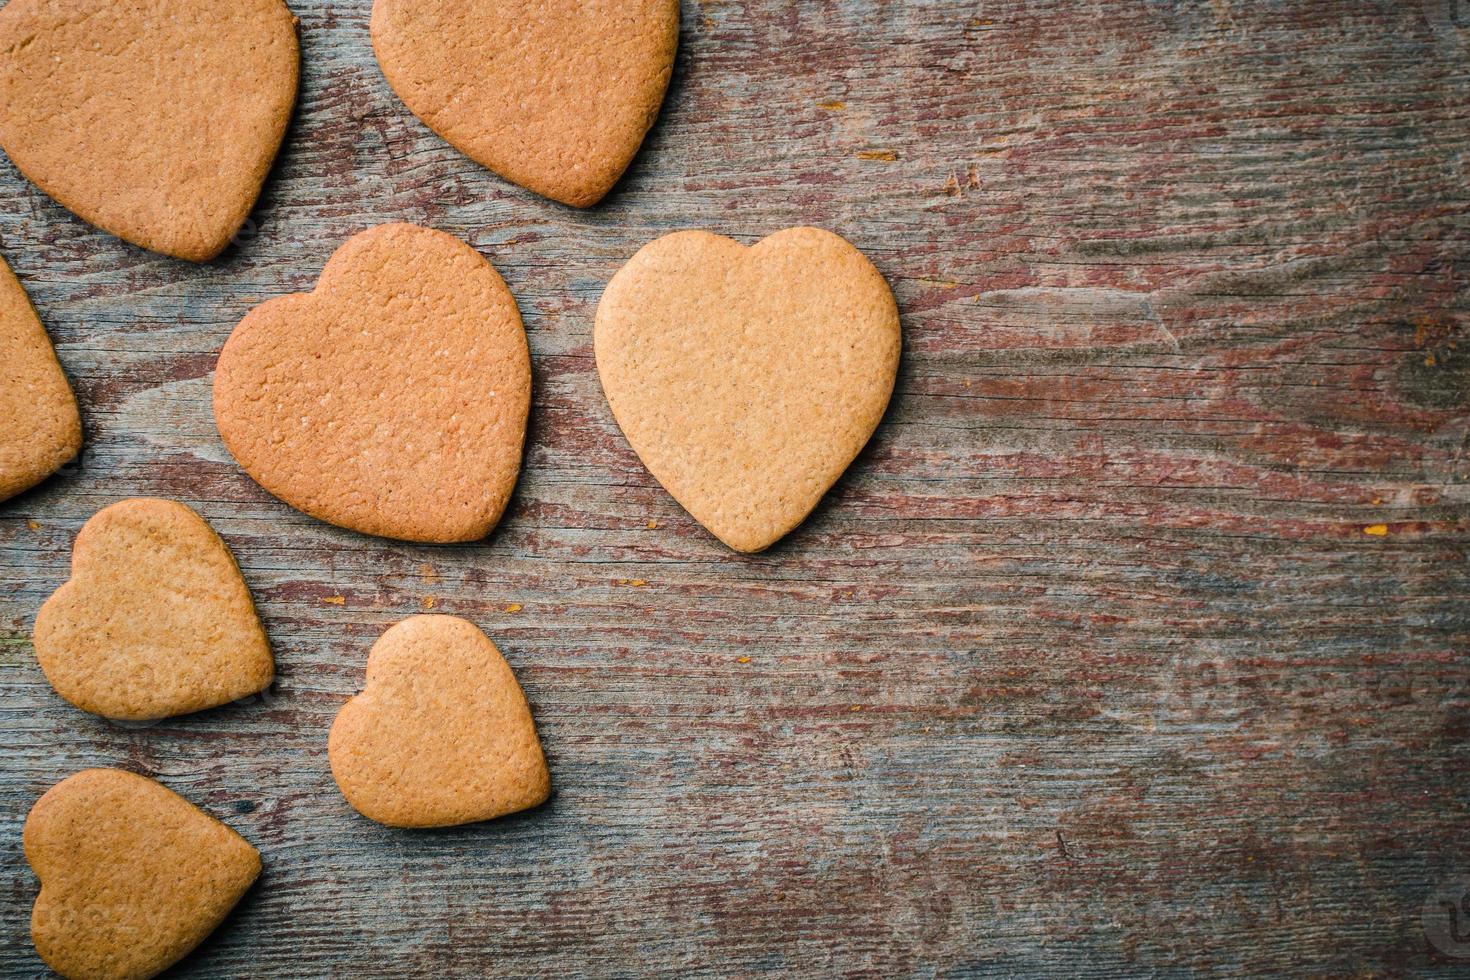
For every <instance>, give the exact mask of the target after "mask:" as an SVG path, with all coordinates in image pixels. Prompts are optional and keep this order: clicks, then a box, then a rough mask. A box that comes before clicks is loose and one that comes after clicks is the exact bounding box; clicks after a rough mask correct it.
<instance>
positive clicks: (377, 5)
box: [372, 0, 679, 207]
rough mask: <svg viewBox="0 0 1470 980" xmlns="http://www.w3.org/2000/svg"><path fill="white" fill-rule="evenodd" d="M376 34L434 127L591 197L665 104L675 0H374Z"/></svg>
mask: <svg viewBox="0 0 1470 980" xmlns="http://www.w3.org/2000/svg"><path fill="white" fill-rule="evenodd" d="M372 36H373V51H374V52H375V53H376V54H377V56H378V64H379V65H381V66H382V69H383V74H384V75H385V76H386V77H387V79H388V84H389V85H391V86H392V87H393V91H394V92H396V93H397V94H398V97H399V98H400V99H402V100H403V101H404V103H405V104H406V105H407V106H408V108H409V110H410V111H412V112H413V114H414V115H416V116H418V117H419V118H420V119H422V120H423V121H424V122H425V123H426V124H427V125H428V126H429V128H430V129H432V130H434V132H436V133H438V134H439V135H440V136H442V137H444V138H445V139H446V140H448V141H449V142H450V143H451V144H453V145H454V146H455V147H456V148H458V149H459V150H460V152H462V153H464V154H465V155H467V156H468V157H470V159H472V160H474V161H476V162H477V163H480V164H482V165H484V166H486V167H489V168H490V169H491V170H493V171H495V172H496V173H498V174H500V175H501V176H502V177H505V178H506V179H507V180H511V181H514V182H515V183H517V184H520V185H521V186H522V187H525V188H526V189H528V190H531V191H535V192H536V193H537V194H540V195H542V196H543V197H549V198H551V199H552V200H554V201H561V202H562V203H563V204H572V205H575V206H577V207H589V206H591V205H593V204H596V203H597V202H598V201H600V200H602V198H603V196H604V195H606V194H607V192H608V191H609V190H611V189H612V186H613V185H614V184H615V183H617V181H618V178H619V177H620V176H622V173H623V171H624V170H626V169H628V164H629V163H631V162H632V160H633V156H634V154H636V153H637V152H638V147H639V146H640V145H641V144H642V143H643V137H644V136H645V135H647V133H648V130H649V127H651V126H652V125H653V121H654V119H655V118H657V116H658V109H659V106H660V105H661V104H662V103H663V99H664V92H665V90H666V89H667V88H668V87H669V76H670V74H672V72H673V70H674V52H675V49H676V48H677V47H678V44H679V0H375V2H374V3H373V18H372Z"/></svg>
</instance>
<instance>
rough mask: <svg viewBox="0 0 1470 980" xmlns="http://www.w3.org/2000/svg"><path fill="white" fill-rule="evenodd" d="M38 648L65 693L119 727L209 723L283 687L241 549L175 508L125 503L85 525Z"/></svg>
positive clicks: (45, 615)
mask: <svg viewBox="0 0 1470 980" xmlns="http://www.w3.org/2000/svg"><path fill="white" fill-rule="evenodd" d="M32 639H33V642H34V645H35V648H36V659H37V660H39V661H40V663H41V670H42V671H44V672H45V674H46V679H47V680H48V681H50V682H51V686H52V687H54V688H56V693H58V694H60V695H61V696H62V697H63V698H65V699H66V700H68V701H70V702H71V703H72V704H74V705H76V706H77V707H78V708H81V709H82V710H83V711H90V712H92V713H93V714H98V715H102V716H104V717H107V718H118V719H124V720H129V721H146V720H151V719H156V718H167V717H169V716H171V715H181V714H187V713H189V712H191V711H202V710H203V709H205V708H212V707H214V706H215V705H220V704H225V703H227V702H230V701H236V700H239V699H240V698H243V697H247V696H249V695H251V694H255V693H256V692H257V691H260V690H263V689H264V688H265V687H267V686H268V685H269V684H270V682H271V679H272V678H273V677H274V675H275V662H274V661H273V660H272V658H271V651H270V645H269V644H268V643H267V641H266V637H265V631H264V630H263V629H262V628H261V626H260V619H259V617H257V616H256V614H255V605H254V603H252V602H251V601H250V592H249V590H248V589H247V588H246V587H245V580H244V579H242V578H241V577H240V569H239V567H238V566H236V564H235V559H234V556H233V555H231V554H230V549H229V548H228V547H227V546H226V545H225V543H224V542H223V541H221V540H220V538H219V535H217V534H215V533H214V531H213V530H212V529H211V528H210V526H209V525H208V524H206V523H204V519H203V518H202V517H200V516H199V515H198V514H196V513H194V512H193V511H192V510H190V509H189V508H188V507H185V506H184V505H183V504H180V503H176V502H175V501H172V500H157V499H151V498H144V499H137V500H124V501H122V502H121V503H116V504H113V505H112V506H110V507H105V508H103V509H102V510H100V511H98V512H97V513H96V514H94V515H93V516H92V519H91V520H89V521H87V523H86V524H84V525H82V530H81V531H80V532H79V533H78V534H77V541H76V546H75V547H74V548H73V549H72V559H71V578H70V579H69V580H68V581H67V582H66V584H65V585H63V586H62V587H61V588H59V589H57V590H56V592H55V593H54V594H53V595H52V596H51V598H49V599H47V600H46V603H45V605H43V606H42V607H41V611H40V612H39V613H38V614H37V615H36V628H35V631H34V634H33V637H32Z"/></svg>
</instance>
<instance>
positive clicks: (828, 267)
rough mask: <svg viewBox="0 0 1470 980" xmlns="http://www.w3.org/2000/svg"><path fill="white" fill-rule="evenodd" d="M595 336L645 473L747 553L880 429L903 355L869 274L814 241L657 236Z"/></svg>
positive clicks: (779, 531) (861, 260)
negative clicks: (744, 241)
mask: <svg viewBox="0 0 1470 980" xmlns="http://www.w3.org/2000/svg"><path fill="white" fill-rule="evenodd" d="M593 335H594V347H595V349H596V355H597V371H598V374H599V376H600V377H601V379H602V386H603V390H604V391H605V392H606V394H607V400H608V404H609V405H610V406H611V408H612V412H613V416H614V417H615V418H616V419H617V422H618V425H619V426H620V427H621V428H622V430H623V434H624V435H626V436H627V438H628V442H629V443H630V444H631V445H632V447H633V449H634V451H635V452H637V454H638V456H639V458H641V459H642V460H643V464H644V465H645V466H647V467H648V470H649V472H650V473H652V474H653V476H654V477H655V478H656V479H657V480H658V481H659V483H661V484H663V486H664V488H665V489H667V490H668V491H669V493H670V494H672V495H673V497H674V499H675V500H677V501H678V502H679V503H680V505H682V506H683V507H684V509H685V510H687V511H688V512H689V513H690V514H691V515H693V516H694V518H695V519H696V520H698V521H699V522H700V523H701V524H703V525H704V526H705V527H706V528H708V529H709V530H710V532H711V533H713V534H714V535H715V536H716V537H718V538H719V539H720V540H721V541H723V542H725V543H726V544H727V545H729V546H730V547H731V548H734V549H735V550H737V551H745V552H753V551H760V550H762V549H764V548H767V547H769V546H770V545H771V544H772V543H774V542H775V541H777V540H778V539H779V538H781V537H782V536H783V535H785V534H786V533H787V532H788V531H790V530H791V529H792V528H794V527H796V526H797V525H798V524H800V523H801V522H802V520H804V519H805V518H806V516H807V514H809V513H810V512H811V510H812V509H813V508H814V507H815V506H816V505H817V502H818V501H819V500H821V498H822V496H823V494H825V493H826V492H827V490H828V489H829V488H830V487H831V486H832V484H833V483H835V482H836V481H837V478H838V477H840V476H841V475H842V473H843V471H844V470H846V469H847V467H848V464H850V463H851V462H852V460H853V459H854V458H855V457H856V456H857V454H858V452H859V451H860V450H861V449H862V448H863V446H864V445H865V444H866V443H867V441H868V439H869V437H870V436H871V435H872V434H873V431H874V429H875V428H876V427H877V425H878V422H879V421H880V420H881V419H882V417H883V413H884V410H885V409H886V408H887V406H888V400H889V397H890V396H891V394H892V392H893V385H894V380H895V377H896V375H897V371H898V362H899V355H900V352H901V348H902V336H901V331H900V326H899V316H898V307H897V306H896V305H895V303H894V299H893V293H892V291H891V290H890V289H889V288H888V284H887V282H885V281H884V279H883V276H882V274H881V273H879V272H878V270H877V269H876V268H874V267H873V264H872V263H871V262H869V261H868V260H867V259H866V258H865V257H864V256H863V255H862V253H860V252H859V251H858V250H857V249H856V248H854V247H853V246H852V245H850V244H848V243H847V242H846V241H845V240H843V239H842V238H840V237H838V236H837V235H834V234H831V233H830V232H826V231H822V230H820V229H816V228H788V229H787V230H785V231H781V232H777V233H776V234H774V235H771V236H770V237H769V238H766V239H764V240H763V241H761V242H759V243H757V244H756V245H753V246H751V247H749V248H746V247H745V246H742V245H740V244H739V243H738V242H734V241H731V240H730V239H728V238H724V237H722V236H719V235H712V234H710V233H708V232H703V231H684V232H676V233H674V234H671V235H665V236H664V237H662V238H660V239H658V240H656V241H654V242H652V243H650V244H649V245H646V246H644V248H643V249H641V250H640V251H639V252H638V253H637V254H636V255H634V256H633V258H632V259H630V260H629V261H628V263H627V264H626V265H625V266H623V268H622V269H621V270H619V271H618V273H617V274H616V275H615V276H613V278H612V281H611V282H609V283H608V286H607V289H606V290H605V291H604V293H603V296H602V300H601V302H600V303H599V304H598V307H597V320H596V326H595V328H594V331H593Z"/></svg>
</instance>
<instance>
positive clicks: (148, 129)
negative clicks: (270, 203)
mask: <svg viewBox="0 0 1470 980" xmlns="http://www.w3.org/2000/svg"><path fill="white" fill-rule="evenodd" d="M298 62H299V58H298V54H297V45H296V23H295V18H293V17H292V16H291V12H290V11H289V10H287V9H286V6H285V4H283V3H282V2H281V0H10V3H8V4H6V6H5V8H4V9H3V10H0V146H3V147H4V148H5V152H6V153H8V154H9V155H10V159H11V160H12V161H13V162H14V163H15V165H16V166H17V167H18V168H20V171H21V173H23V174H25V175H26V176H27V177H29V178H30V179H31V180H32V181H33V182H34V183H35V184H36V185H37V186H38V187H40V188H41V190H43V191H45V192H46V193H47V194H49V195H51V197H53V198H55V199H56V200H57V201H58V202H59V203H60V204H61V205H62V206H63V207H66V208H68V209H70V210H71V211H72V212H74V213H75V214H77V215H78V216H79V217H81V218H83V219H84V220H86V221H89V222H91V223H92V224H94V225H96V226H97V227H99V228H101V229H102V230H103V231H107V232H110V233H111V234H114V235H116V236H118V237H119V238H123V239H126V240H127V241H130V242H132V243H133V244H135V245H141V246H142V247H144V248H147V249H151V250H153V251H155V252H162V253H164V254H165V255H172V256H175V257H177V258H181V259H189V260H191V261H195V262H202V261H205V260H206V259H210V258H213V257H214V256H215V255H218V254H219V252H220V251H221V250H223V249H224V247H225V246H226V245H228V244H229V242H230V238H231V236H233V235H234V234H235V232H236V231H237V230H238V229H239V227H240V225H241V224H242V223H243V222H244V221H245V218H246V216H247V215H249V213H250V209H251V207H252V206H254V204H255V199H256V197H258V196H259V194H260V188H261V185H262V184H263V183H264V182H265V177H266V173H267V172H268V171H269V170H270V167H271V162H272V161H273V160H274V159H275V156H276V151H277V149H279V147H280V145H281V138H282V137H283V136H284V135H285V133H286V126H287V123H288V122H289V121H290V118H291V109H292V107H293V106H294V105H295V102H296V79H297V73H298V67H299V66H298Z"/></svg>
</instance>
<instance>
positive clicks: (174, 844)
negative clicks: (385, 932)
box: [22, 769, 260, 978]
mask: <svg viewBox="0 0 1470 980" xmlns="http://www.w3.org/2000/svg"><path fill="white" fill-rule="evenodd" d="M22 837H23V840H24V844H25V855H26V860H27V861H28V862H30V865H31V869H32V870H33V871H35V873H36V877H37V878H39V879H40V881H41V893H40V895H38V896H37V897H36V905H35V909H34V910H33V911H32V913H31V941H32V942H33V943H35V945H36V952H38V953H40V954H41V959H43V960H45V961H46V965H47V966H49V967H51V969H53V970H55V971H56V972H57V973H59V974H61V975H62V976H64V977H136V978H143V977H151V976H154V975H156V974H158V973H161V972H163V971H164V970H166V969H167V968H168V967H169V966H171V965H172V964H174V963H176V962H178V961H179V960H180V959H182V958H183V957H184V955H185V954H187V953H188V952H189V951H190V950H191V949H193V948H194V947H195V946H198V945H199V944H200V943H201V942H202V941H203V940H204V938H205V937H206V936H208V935H209V934H210V933H211V932H213V931H214V930H215V927H217V926H218V925H219V924H220V923H221V922H222V921H224V918H225V916H226V915H227V914H228V913H229V911H230V909H232V908H234V907H235V903H236V902H238V901H240V899H241V897H243V896H244V894H245V893H246V892H247V891H249V890H250V886H251V884H253V883H254V881H255V879H256V877H257V876H258V875H259V874H260V854H259V852H257V851H256V850H255V848H253V847H251V846H250V845H249V844H248V843H247V842H246V841H245V839H244V838H243V837H241V836H240V835H239V834H237V833H235V832H234V831H233V830H231V829H230V828H229V827H226V826H225V825H224V824H222V823H220V822H219V821H218V820H216V819H214V818H213V817H211V816H210V815H209V814H207V813H205V812H204V811H203V810H200V809H199V808H198V807H196V806H194V804H192V803H190V802H189V801H188V800H186V799H184V798H183V797H181V796H179V795H178V794H177V793H174V792H173V791H172V790H169V789H166V788H164V787H163V786H160V785H159V784H158V783H155V782H154V781H153V780H151V779H145V778H144V777H142V776H138V775H135V774H133V773H130V772H123V771H121V770H119V769H87V770H84V771H83V772H79V773H77V774H76V775H74V776H71V777H68V778H67V779H64V780H62V781H61V782H59V783H57V784H56V785H55V786H53V787H51V789H49V790H47V792H46V794H45V795H44V796H42V797H41V798H40V799H39V800H37V801H36V805H35V806H33V807H32V808H31V812H30V815H29V816H28V817H26V823H25V830H24V832H23V834H22Z"/></svg>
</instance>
